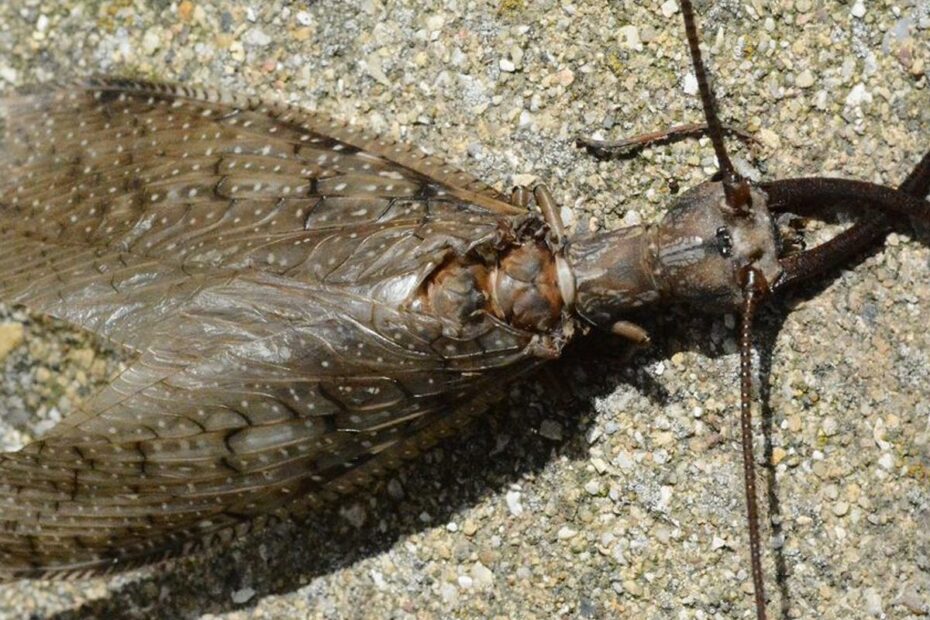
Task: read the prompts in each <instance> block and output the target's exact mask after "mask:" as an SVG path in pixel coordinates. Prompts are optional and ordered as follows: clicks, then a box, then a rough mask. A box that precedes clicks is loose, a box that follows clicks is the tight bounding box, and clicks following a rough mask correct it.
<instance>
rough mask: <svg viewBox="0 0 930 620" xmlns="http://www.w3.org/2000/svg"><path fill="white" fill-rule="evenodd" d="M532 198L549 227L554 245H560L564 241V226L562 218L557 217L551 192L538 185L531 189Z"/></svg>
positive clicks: (556, 208) (556, 207)
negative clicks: (554, 241)
mask: <svg viewBox="0 0 930 620" xmlns="http://www.w3.org/2000/svg"><path fill="white" fill-rule="evenodd" d="M533 197H534V198H535V199H536V206H537V207H539V210H540V211H541V212H542V214H543V219H544V220H546V224H548V225H549V229H550V230H551V231H552V234H553V236H554V237H555V240H556V243H559V244H561V243H562V240H563V239H565V225H564V224H563V223H562V216H561V215H559V212H558V205H556V204H555V198H553V197H552V192H550V191H549V188H548V187H546V186H545V185H542V184H539V185H537V186H536V187H534V188H533Z"/></svg>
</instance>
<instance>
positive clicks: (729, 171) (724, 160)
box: [681, 0, 751, 213]
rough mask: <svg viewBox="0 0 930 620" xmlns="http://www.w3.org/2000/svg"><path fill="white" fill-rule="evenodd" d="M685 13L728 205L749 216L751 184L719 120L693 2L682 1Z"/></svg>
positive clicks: (692, 55)
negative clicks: (725, 139)
mask: <svg viewBox="0 0 930 620" xmlns="http://www.w3.org/2000/svg"><path fill="white" fill-rule="evenodd" d="M681 13H682V15H683V16H684V19H685V33H686V35H687V37H688V49H689V50H690V51H691V64H692V65H693V67H694V75H695V77H696V78H697V83H698V90H699V91H700V93H701V105H702V106H703V107H704V118H705V119H706V120H707V130H708V131H707V133H708V134H709V135H710V140H711V142H712V143H713V145H714V152H715V153H716V154H717V165H718V166H720V172H721V173H723V189H724V192H725V193H726V197H727V204H728V205H730V207H732V208H733V209H734V210H735V211H737V212H739V213H746V212H748V209H749V204H750V201H751V196H750V193H749V184H748V183H747V182H746V180H745V179H743V177H741V176H740V175H738V174H737V173H736V170H735V169H734V168H733V162H732V161H730V156H729V154H728V153H727V147H726V145H725V144H724V142H723V126H722V125H721V124H720V118H719V117H718V116H717V106H716V99H715V98H714V93H713V91H711V89H710V84H709V83H708V81H707V71H706V70H705V68H704V60H703V59H702V58H701V46H700V42H699V40H698V32H697V24H696V22H695V19H694V7H693V6H692V5H691V0H681Z"/></svg>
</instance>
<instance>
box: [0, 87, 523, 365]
mask: <svg viewBox="0 0 930 620" xmlns="http://www.w3.org/2000/svg"><path fill="white" fill-rule="evenodd" d="M0 113H2V114H0V116H2V117H3V132H2V142H0V170H2V172H3V176H2V179H3V180H2V181H0V299H2V300H3V301H7V302H12V303H17V304H21V305H23V306H26V307H29V308H31V309H32V310H34V311H36V312H43V313H47V314H50V315H54V316H57V317H60V318H63V319H65V320H68V321H71V322H73V323H75V324H77V325H81V326H83V327H86V328H88V329H92V330H95V331H98V332H100V333H101V334H103V335H105V336H107V337H110V338H111V339H113V340H114V341H116V342H119V343H121V344H124V345H126V346H128V347H130V348H137V347H138V346H141V344H142V343H140V342H136V341H135V340H134V338H135V337H136V335H142V336H144V334H145V333H146V329H147V327H146V326H147V325H148V324H149V322H150V321H151V320H153V319H155V318H156V317H158V316H161V315H164V314H166V313H170V312H171V311H172V309H173V308H174V307H175V304H176V303H178V302H180V301H181V300H183V299H184V296H185V295H188V294H189V293H190V290H193V289H195V288H196V285H195V284H192V283H191V282H190V278H191V277H194V278H198V277H202V276H203V274H211V273H215V272H216V271H217V270H219V269H226V270H232V271H241V270H259V271H265V272H271V273H276V274H279V275H284V276H286V277H289V278H293V279H296V280H299V281H316V282H324V281H325V282H327V283H339V282H350V281H351V282H353V283H356V284H364V283H368V284H376V283H378V282H383V281H384V280H385V279H387V278H391V277H394V276H396V275H397V274H400V273H405V272H410V271H412V270H415V269H417V268H418V267H417V266H416V265H412V264H411V262H414V263H428V262H429V261H430V260H431V259H435V257H436V256H437V255H441V254H442V250H444V249H445V250H447V249H449V248H448V247H445V248H443V247H440V246H442V244H443V243H445V242H446V241H447V240H448V239H450V238H451V237H456V238H458V239H463V240H474V241H475V242H481V241H486V240H487V239H488V237H489V235H493V234H494V233H495V231H496V229H497V227H498V225H499V222H500V221H501V219H502V218H505V217H509V216H512V215H513V214H515V213H519V211H518V210H515V209H514V208H513V207H511V206H509V205H507V204H506V203H504V202H503V201H502V200H500V197H499V195H498V194H497V193H496V192H494V191H493V190H492V189H491V188H489V187H488V186H486V185H484V184H482V183H480V182H479V181H476V180H474V179H472V178H471V177H469V176H468V175H466V174H464V173H461V172H457V171H455V170H453V169H451V168H449V167H447V166H446V165H445V164H443V163H442V162H439V161H437V160H435V159H433V158H430V157H427V156H426V155H425V154H423V153H422V152H420V151H417V150H416V149H413V148H411V147H407V146H404V145H395V144H389V143H387V142H382V141H379V140H378V139H376V138H373V137H370V136H365V135H364V134H362V133H361V132H359V131H357V130H355V129H353V128H351V127H348V126H346V125H344V124H341V123H337V122H333V121H329V120H328V119H325V118H323V117H320V116H317V115H313V114H310V113H307V112H305V111H303V110H300V109H298V108H295V107H290V106H274V105H266V104H263V103H261V102H259V101H255V100H251V99H240V98H235V97H229V96H224V95H221V94H217V93H212V92H209V91H195V90H191V89H187V88H181V87H171V86H162V85H154V84H146V83H137V82H124V81H100V82H98V83H93V84H91V85H88V86H85V87H82V88H75V89H72V90H62V91H58V92H54V93H51V94H48V95H39V96H30V97H14V98H11V99H8V100H6V101H4V102H2V103H0ZM431 238H436V239H439V238H441V239H442V240H443V241H441V242H438V243H434V244H433V245H432V246H430V244H428V243H423V240H425V239H431ZM456 249H457V250H461V249H462V248H461V247H459V248H456ZM430 254H431V256H427V255H430ZM421 266H422V265H421ZM153 279H158V280H161V281H162V282H163V289H162V290H161V291H160V292H159V297H158V298H154V299H147V300H143V301H144V303H145V304H146V305H144V306H143V307H141V308H133V307H131V306H130V303H129V300H125V303H123V301H124V300H121V296H120V294H119V293H120V291H121V290H125V289H127V288H130V287H132V286H133V285H135V284H137V283H139V282H141V281H146V282H147V283H148V282H149V281H151V280H153ZM152 290H155V289H154V288H153V289H152ZM123 315H126V316H129V317H131V321H130V320H129V319H127V320H125V321H119V320H115V317H119V316H123ZM132 321H141V323H140V324H138V325H137V324H135V323H133V324H132V325H131V328H126V327H125V325H124V324H127V323H131V322H132Z"/></svg>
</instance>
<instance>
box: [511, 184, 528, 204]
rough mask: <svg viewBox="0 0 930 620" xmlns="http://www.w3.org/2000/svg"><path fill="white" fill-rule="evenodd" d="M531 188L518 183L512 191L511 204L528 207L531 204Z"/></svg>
mask: <svg viewBox="0 0 930 620" xmlns="http://www.w3.org/2000/svg"><path fill="white" fill-rule="evenodd" d="M530 196H531V193H530V190H529V188H527V187H526V186H525V185H518V186H516V187H514V188H513V191H511V192H510V204H512V205H513V206H515V207H520V208H521V209H527V208H529V206H530Z"/></svg>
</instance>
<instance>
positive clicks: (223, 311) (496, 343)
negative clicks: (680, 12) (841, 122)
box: [0, 82, 920, 576]
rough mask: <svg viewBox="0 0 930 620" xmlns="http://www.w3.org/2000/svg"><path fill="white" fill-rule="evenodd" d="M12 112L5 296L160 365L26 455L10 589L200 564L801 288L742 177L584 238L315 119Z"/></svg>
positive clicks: (161, 108) (20, 469) (246, 106)
mask: <svg viewBox="0 0 930 620" xmlns="http://www.w3.org/2000/svg"><path fill="white" fill-rule="evenodd" d="M9 110H10V115H9V118H15V119H18V120H19V121H21V122H22V126H21V128H20V127H15V126H13V125H12V124H10V123H8V137H7V141H6V147H7V148H6V150H5V153H6V155H5V156H6V157H7V159H6V162H5V163H6V164H7V165H8V168H7V170H8V172H9V174H8V177H7V178H8V179H9V180H8V181H7V185H6V186H5V188H4V189H5V192H4V194H5V195H9V196H11V198H9V202H8V204H5V206H6V209H5V213H6V214H7V219H6V220H4V226H3V229H2V232H3V234H4V235H6V242H5V243H4V252H5V254H4V256H3V260H4V262H3V267H4V268H3V269H2V270H0V274H2V276H0V278H2V280H0V286H2V287H3V289H2V290H3V294H4V295H5V298H6V299H8V300H11V301H13V302H15V303H19V304H22V305H25V306H27V307H30V308H31V309H33V310H35V311H38V312H42V313H47V314H50V315H54V316H59V317H61V318H64V319H66V320H69V321H71V322H73V323H75V324H77V325H80V326H83V327H85V328H88V329H93V330H95V331H97V332H99V333H101V334H102V335H104V336H106V337H107V338H109V339H111V340H112V341H113V342H115V343H116V344H117V345H119V346H122V347H125V348H126V349H127V350H129V351H130V352H132V353H134V354H135V355H136V362H135V363H134V364H133V366H132V367H131V368H130V369H129V371H127V372H126V373H124V374H123V375H122V376H121V377H119V379H118V380H116V381H115V382H114V383H113V384H112V385H111V386H110V387H109V388H107V389H106V390H105V391H104V392H102V393H101V394H99V395H97V396H96V397H95V398H94V399H93V400H92V401H91V402H89V403H87V404H86V406H85V411H84V412H82V413H78V414H77V415H76V416H74V417H73V418H71V419H69V420H67V421H66V422H65V425H64V426H63V427H62V428H60V429H58V430H56V431H54V432H53V433H51V434H50V435H48V436H47V437H46V438H44V439H42V440H41V441H39V442H37V443H35V444H32V445H31V446H30V447H27V448H26V449H25V450H24V451H22V452H20V453H17V454H15V455H9V456H6V457H4V461H3V464H2V466H0V467H2V470H0V471H3V472H4V477H3V481H4V483H5V484H6V485H7V487H6V488H5V491H6V493H7V498H8V501H7V504H6V505H5V509H4V512H3V518H4V519H5V527H4V531H3V538H2V540H3V543H4V545H3V553H4V554H5V559H4V564H5V565H6V566H7V567H8V568H7V570H9V571H10V573H9V574H10V575H12V576H19V575H30V574H54V573H55V572H56V571H64V572H75V571H77V572H80V571H82V570H84V569H97V568H106V567H107V566H109V565H111V564H115V565H116V566H117V567H119V566H121V565H122V564H123V563H124V562H127V563H131V562H133V561H135V560H137V559H140V558H141V559H150V558H152V557H153V554H154V556H155V557H157V556H160V555H161V554H163V553H165V552H178V551H184V550H186V549H188V548H189V547H192V546H196V545H198V544H199V542H200V541H202V540H208V541H209V540H213V539H216V538H219V539H223V538H225V537H227V536H228V535H230V534H231V533H235V531H236V530H242V529H248V527H250V524H251V523H252V522H253V520H254V519H256V518H257V519H262V518H264V516H265V515H268V514H270V513H274V512H276V511H278V510H287V509H289V508H291V507H292V503H293V502H294V501H295V498H296V501H299V502H310V503H311V504H312V503H314V502H317V501H322V500H324V499H327V497H328V496H329V495H331V494H333V493H342V492H347V491H349V490H350V489H351V488H353V487H355V486H357V485H359V484H362V483H365V482H367V481H368V479H369V478H370V477H371V476H374V475H376V474H380V473H382V471H383V470H384V469H385V468H388V467H392V466H394V465H396V463H398V462H399V460H400V459H401V458H404V457H406V456H411V455H413V454H414V453H416V452H418V451H420V450H421V449H422V448H423V447H425V446H428V445H430V444H431V443H432V442H433V441H434V440H435V439H436V438H437V437H439V436H442V435H443V434H445V433H447V432H449V431H450V430H451V429H453V428H456V427H457V425H458V424H460V423H461V422H462V421H463V420H464V419H466V418H468V417H470V416H472V415H474V414H475V413H477V412H479V411H480V410H482V409H483V408H485V406H486V405H487V403H489V402H491V401H493V400H494V399H495V398H497V396H498V395H499V392H500V384H501V381H500V378H501V376H502V373H503V372H505V371H506V373H507V375H508V378H511V377H512V376H514V375H518V374H520V373H522V372H524V371H527V370H530V369H531V368H533V367H534V366H536V365H538V364H539V363H540V362H541V361H543V360H545V359H549V358H552V357H554V356H557V355H558V354H559V353H560V351H561V349H562V347H563V346H564V345H565V343H566V342H567V341H568V340H569V339H571V338H573V337H574V336H575V335H577V334H578V333H579V332H583V331H587V330H588V329H590V328H592V327H598V328H604V329H612V328H613V329H614V330H615V331H616V332H617V333H620V334H623V335H631V334H635V326H631V325H630V324H629V323H627V322H626V321H625V317H626V315H627V313H628V312H629V311H631V310H632V309H635V308H642V307H644V306H647V305H649V304H657V303H660V302H667V301H669V300H675V301H686V302H687V301H691V302H696V303H699V304H701V305H710V306H714V307H728V308H732V307H734V306H735V305H737V304H739V303H740V302H741V300H742V297H743V294H744V281H743V279H744V276H745V275H746V273H745V268H746V267H749V266H752V268H753V270H754V271H752V273H757V274H758V276H759V277H760V278H762V279H763V280H764V281H767V282H770V283H772V284H773V285H774V284H775V283H777V282H778V281H779V278H780V277H781V276H782V275H783V273H784V272H785V270H784V269H783V268H782V266H781V265H780V264H779V263H778V261H777V258H778V256H777V248H776V243H775V236H774V233H773V228H772V226H771V223H770V218H769V215H768V211H767V209H766V204H767V201H768V198H767V197H766V195H765V194H763V193H761V192H758V191H755V190H753V192H752V193H749V194H747V195H744V196H743V200H744V202H739V201H736V202H734V201H733V200H731V199H730V196H729V194H731V189H733V188H734V187H737V185H738V184H737V183H736V182H735V181H734V179H732V178H725V179H724V184H721V183H713V184H708V185H703V186H701V187H699V188H698V189H696V190H695V191H693V192H691V193H688V194H686V195H685V196H683V197H682V198H681V199H680V203H679V206H678V207H675V208H673V209H672V210H671V212H670V214H669V215H668V217H667V218H666V220H665V221H664V222H663V223H662V224H660V225H659V226H658V227H656V228H639V227H637V228H631V229H625V230H621V231H615V232H611V233H604V234H601V235H597V236H593V237H579V238H575V239H572V240H570V242H568V243H566V240H565V239H564V238H563V236H562V232H561V230H560V229H561V227H560V223H559V221H558V218H557V217H555V216H554V215H553V210H552V209H551V208H550V207H549V206H547V205H548V198H547V195H546V192H545V191H543V190H540V191H539V192H537V202H538V203H539V206H540V207H541V209H542V212H543V214H544V215H545V217H540V216H535V215H527V214H526V213H525V211H523V210H521V209H516V208H514V207H512V206H510V205H508V204H507V202H506V201H505V200H504V199H503V198H502V197H501V196H499V195H497V194H496V193H495V192H493V191H491V190H489V189H487V188H486V187H483V186H482V185H480V184H478V183H476V182H474V181H472V180H471V179H469V178H468V177H465V176H462V175H459V174H458V173H456V172H454V171H451V170H447V169H445V168H444V167H442V166H441V165H440V164H437V163H434V162H432V161H431V160H429V159H425V158H422V157H421V156H419V155H418V154H416V153H415V152H412V151H408V150H406V149H404V148H403V147H394V146H393V145H389V144H381V143H378V142H377V141H375V140H373V139H370V138H367V137H364V136H360V135H359V134H356V133H355V132H353V131H352V130H350V129H348V128H345V127H343V126H341V125H337V124H330V123H328V122H326V121H323V120H322V119H319V118H315V117H312V116H308V115H305V114H304V113H302V112H300V111H297V110H293V109H288V108H275V107H274V106H264V105H263V104H261V103H260V102H255V101H247V100H237V99H229V100H223V99H221V98H219V97H218V96H215V95H212V94H209V93H199V92H185V91H183V90H182V91H180V92H179V91H175V90H172V89H167V88H164V87H160V86H156V85H149V84H136V83H130V82H102V83H97V84H92V85H90V86H89V87H88V88H86V89H83V90H77V91H69V92H62V93H58V94H56V95H54V96H52V97H50V98H48V99H43V98H32V99H25V100H19V102H18V103H15V104H13V105H12V106H11V107H10V108H9ZM74 118H80V119H81V122H82V123H86V125H83V126H79V127H78V129H77V130H76V131H75V130H73V129H72V128H73V123H71V119H74ZM62 123H63V126H62V125H61V124H62ZM88 134H90V135H92V136H93V140H91V139H90V138H88V137H87V136H88ZM727 184H729V185H727ZM784 187H786V186H778V185H773V186H771V187H770V188H767V189H768V190H769V191H770V192H771V193H772V194H773V195H775V196H780V197H782V198H783V199H785V200H786V201H787V202H791V200H790V199H791V195H790V192H789V191H787V189H790V187H787V189H786V191H783V192H782V193H781V194H779V193H778V190H779V188H784ZM813 189H816V188H813ZM63 190H64V191H63ZM812 191H813V190H812ZM882 199H886V200H885V202H884V203H883V202H882ZM874 201H877V204H879V206H882V205H884V206H896V205H898V202H900V203H901V204H903V205H904V207H906V208H910V209H912V210H914V211H919V209H920V206H919V205H918V204H915V203H914V201H912V202H906V201H905V199H904V198H903V197H901V196H898V195H897V194H894V193H893V192H891V193H889V194H888V195H880V196H875V197H874ZM896 201H897V202H896ZM515 202H517V203H522V202H523V198H522V193H518V195H517V198H516V200H515ZM898 206H900V205H898Z"/></svg>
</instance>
